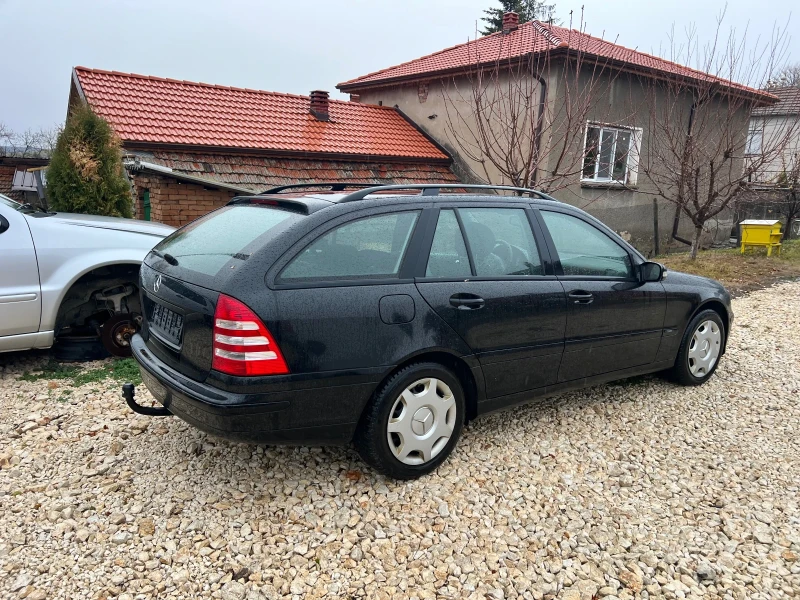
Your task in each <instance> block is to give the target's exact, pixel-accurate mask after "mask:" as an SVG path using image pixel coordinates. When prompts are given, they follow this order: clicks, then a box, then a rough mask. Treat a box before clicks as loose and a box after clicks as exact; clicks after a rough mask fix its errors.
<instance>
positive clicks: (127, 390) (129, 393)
mask: <svg viewBox="0 0 800 600" xmlns="http://www.w3.org/2000/svg"><path fill="white" fill-rule="evenodd" d="M135 395H136V389H135V388H134V386H133V384H132V383H123V384H122V397H123V398H125V402H127V403H128V406H130V407H131V410H132V411H133V412H135V413H139V414H140V415H147V416H148V417H168V416H170V415H171V414H172V413H171V412H169V409H166V408H164V407H163V406H142V405H141V404H139V403H137V402H136V400H134V399H133V397H134V396H135Z"/></svg>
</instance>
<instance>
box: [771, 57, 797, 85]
mask: <svg viewBox="0 0 800 600" xmlns="http://www.w3.org/2000/svg"><path fill="white" fill-rule="evenodd" d="M772 83H773V84H774V85H779V86H787V85H789V86H796V87H800V62H798V63H794V64H791V65H787V66H785V67H784V68H782V69H781V70H780V71H778V73H777V75H775V77H774V78H773V81H772Z"/></svg>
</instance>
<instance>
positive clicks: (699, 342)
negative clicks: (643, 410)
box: [670, 310, 726, 386]
mask: <svg viewBox="0 0 800 600" xmlns="http://www.w3.org/2000/svg"><path fill="white" fill-rule="evenodd" d="M725 335H726V332H725V324H724V323H723V322H722V318H721V317H720V316H719V313H717V312H716V311H713V310H703V311H700V312H699V313H698V314H696V315H695V316H694V318H693V319H692V320H691V321H690V322H689V325H688V327H686V331H685V332H684V333H683V339H682V340H681V346H680V348H679V349H678V356H677V358H676V360H675V365H674V366H673V367H672V370H671V371H670V375H671V376H672V379H673V380H675V381H676V382H677V383H679V384H681V385H686V386H689V385H702V384H704V383H705V382H706V381H708V380H709V379H710V378H711V376H712V375H713V374H714V371H716V370H717V366H719V361H720V358H722V349H723V348H724V347H725Z"/></svg>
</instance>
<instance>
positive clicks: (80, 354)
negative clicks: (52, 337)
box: [52, 336, 109, 362]
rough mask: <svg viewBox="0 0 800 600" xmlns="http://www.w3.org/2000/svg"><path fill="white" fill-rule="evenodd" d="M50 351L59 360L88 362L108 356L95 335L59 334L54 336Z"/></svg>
mask: <svg viewBox="0 0 800 600" xmlns="http://www.w3.org/2000/svg"><path fill="white" fill-rule="evenodd" d="M52 352H53V358H54V359H55V360H57V361H59V362H88V361H92V360H103V359H105V358H108V357H109V354H108V351H107V350H106V349H105V347H104V346H103V343H102V342H101V341H100V338H99V337H97V336H61V337H59V338H56V341H55V344H53V350H52Z"/></svg>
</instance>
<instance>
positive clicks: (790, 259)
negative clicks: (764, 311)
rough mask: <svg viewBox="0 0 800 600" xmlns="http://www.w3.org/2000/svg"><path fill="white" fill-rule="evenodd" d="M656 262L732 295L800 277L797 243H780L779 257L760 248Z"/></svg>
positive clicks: (661, 258) (668, 257)
mask: <svg viewBox="0 0 800 600" xmlns="http://www.w3.org/2000/svg"><path fill="white" fill-rule="evenodd" d="M655 260H657V261H658V262H661V263H663V264H665V265H666V266H667V268H669V269H672V270H674V271H683V272H684V273H692V274H693V275H702V276H703V277H710V278H711V279H716V280H717V281H719V282H720V283H722V284H723V285H724V286H725V287H726V288H728V289H729V290H730V291H732V292H745V291H748V290H752V289H757V288H759V287H763V286H765V285H769V284H771V283H773V282H775V281H778V280H781V279H789V278H792V277H800V240H789V241H786V242H783V248H782V249H781V255H780V256H775V255H773V256H770V257H767V252H766V250H765V249H763V248H757V249H754V250H747V253H746V254H744V255H742V254H740V253H739V249H738V248H730V249H725V250H704V251H702V252H700V253H699V254H698V255H697V260H691V259H690V258H689V253H688V252H686V253H682V254H667V255H664V256H659V257H657V258H656V259H655Z"/></svg>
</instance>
